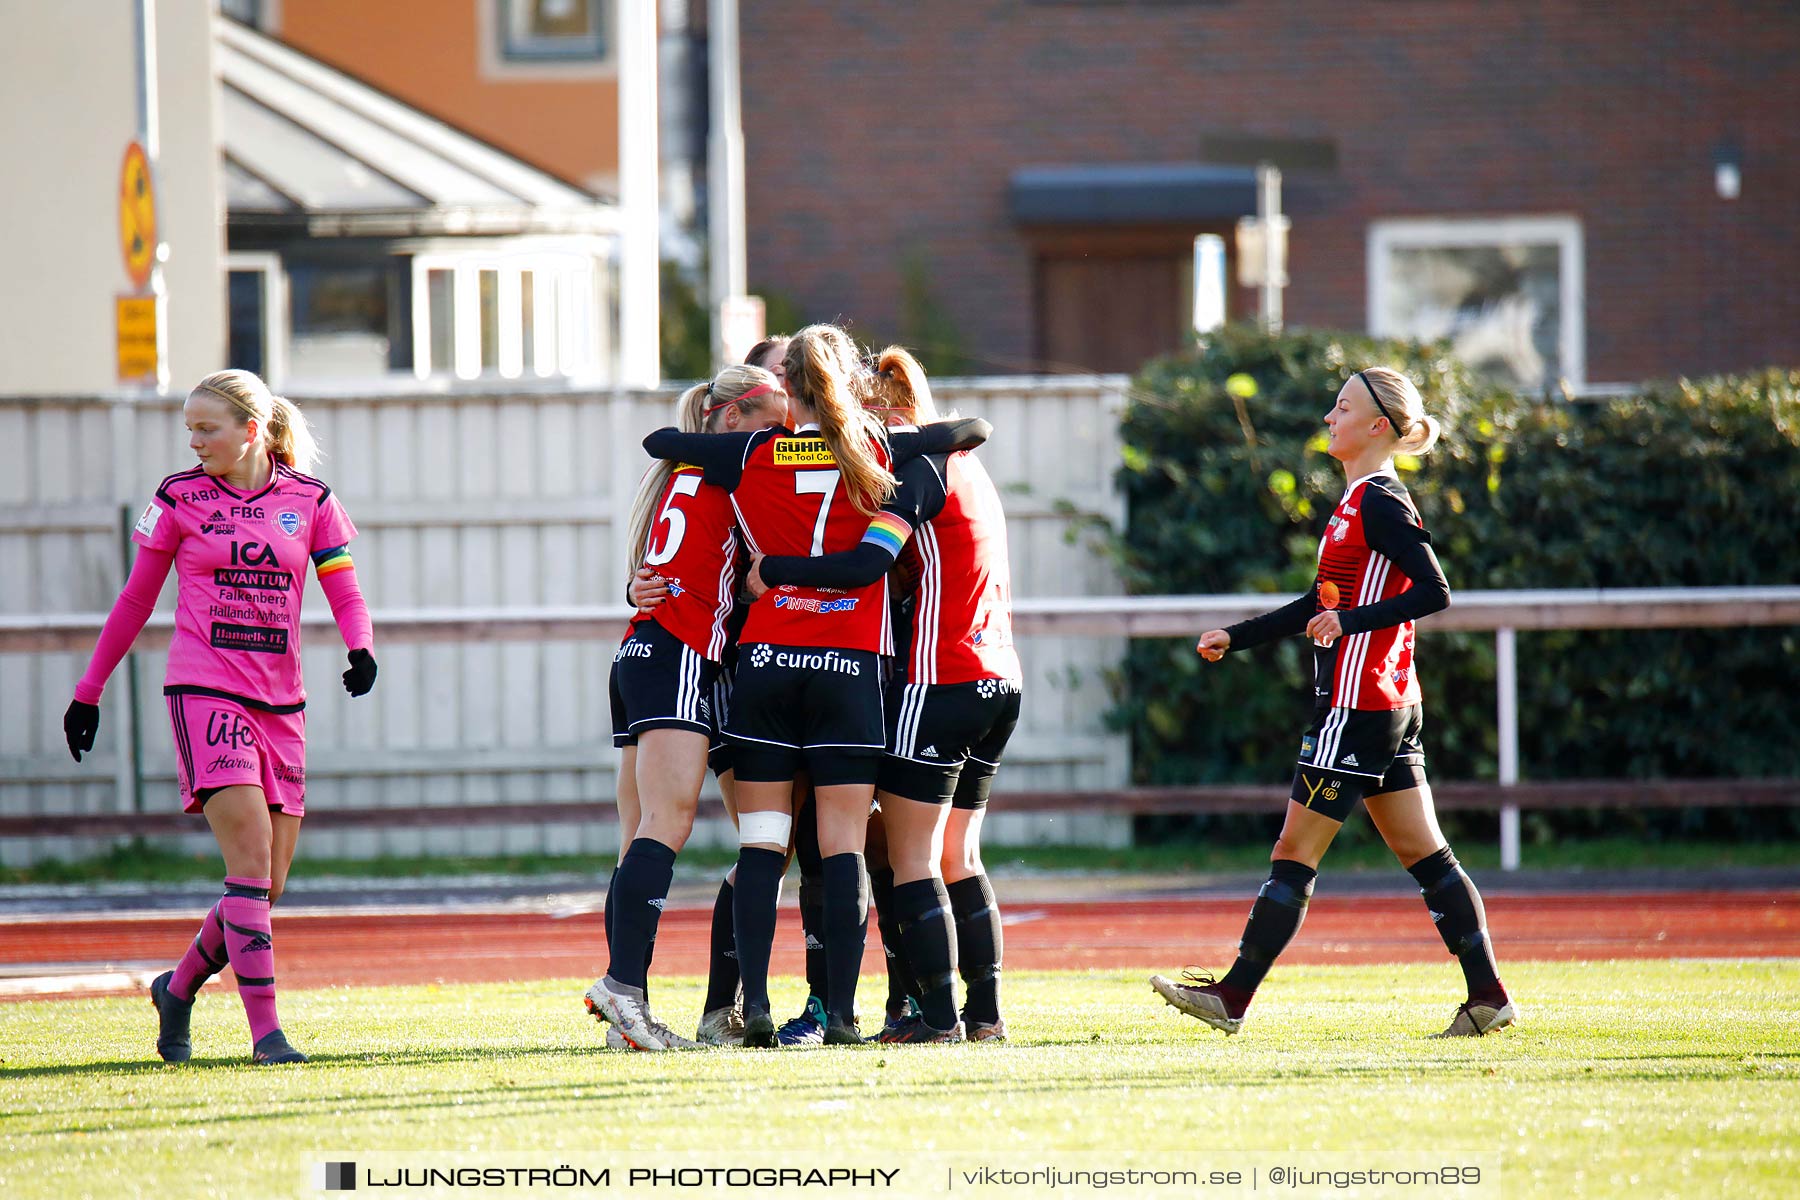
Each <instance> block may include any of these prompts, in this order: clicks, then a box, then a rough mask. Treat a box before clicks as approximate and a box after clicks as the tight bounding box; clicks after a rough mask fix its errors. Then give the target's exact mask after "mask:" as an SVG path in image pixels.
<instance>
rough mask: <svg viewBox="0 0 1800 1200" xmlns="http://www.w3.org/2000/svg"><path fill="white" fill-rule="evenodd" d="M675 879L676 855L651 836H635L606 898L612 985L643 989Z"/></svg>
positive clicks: (608, 967) (608, 970)
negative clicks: (652, 949) (658, 925)
mask: <svg viewBox="0 0 1800 1200" xmlns="http://www.w3.org/2000/svg"><path fill="white" fill-rule="evenodd" d="M674 876H675V851H673V850H671V849H669V847H667V846H665V845H663V844H662V843H661V842H659V841H657V840H655V839H654V838H642V837H641V838H634V839H632V842H631V847H630V849H628V850H626V851H625V859H624V861H623V862H621V863H620V864H619V869H618V870H617V871H615V872H614V873H613V878H612V886H611V888H610V889H608V892H607V897H606V922H607V925H608V926H609V928H608V932H607V942H608V945H609V948H610V949H611V951H612V955H611V958H612V961H611V963H610V964H609V965H608V966H607V968H606V974H607V975H608V977H610V978H611V979H612V980H613V981H614V982H615V983H622V984H625V985H627V986H629V987H635V988H642V987H643V986H644V984H645V980H646V978H647V976H648V972H649V969H650V954H651V947H652V946H653V945H654V944H655V943H656V925H657V922H658V921H660V920H661V919H662V910H663V903H664V901H666V900H667V899H668V897H669V884H670V882H671V881H672V880H673V879H674Z"/></svg>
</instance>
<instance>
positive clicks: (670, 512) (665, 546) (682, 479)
mask: <svg viewBox="0 0 1800 1200" xmlns="http://www.w3.org/2000/svg"><path fill="white" fill-rule="evenodd" d="M832 474H833V475H835V474H837V472H836V471H833V472H832ZM699 494H700V475H699V474H698V473H695V474H692V475H677V476H675V477H674V478H672V479H670V480H669V496H668V499H666V500H664V501H663V506H662V511H661V512H659V513H657V514H656V524H655V525H654V526H652V527H651V536H652V539H654V537H655V534H656V532H657V530H659V529H661V528H662V526H663V524H664V523H665V522H666V523H667V524H668V526H669V531H668V533H667V534H665V535H664V536H663V543H662V548H661V549H659V550H650V551H649V552H648V553H646V554H645V555H644V563H645V565H646V566H652V567H660V566H662V565H663V564H664V563H666V562H668V561H669V560H670V559H672V558H674V557H675V552H676V551H677V550H680V549H681V539H682V538H684V537H686V536H687V514H686V513H684V512H682V511H681V509H679V508H677V507H676V506H675V498H676V497H677V496H698V495H699Z"/></svg>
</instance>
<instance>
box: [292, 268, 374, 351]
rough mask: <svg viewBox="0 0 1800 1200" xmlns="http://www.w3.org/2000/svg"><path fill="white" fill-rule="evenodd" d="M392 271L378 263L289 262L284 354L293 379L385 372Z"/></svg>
mask: <svg viewBox="0 0 1800 1200" xmlns="http://www.w3.org/2000/svg"><path fill="white" fill-rule="evenodd" d="M394 269H395V268H394V267H393V266H392V265H391V264H389V263H388V262H383V261H377V262H355V261H345V262H296V261H294V260H293V259H289V260H288V287H289V296H290V305H291V312H290V320H291V327H292V331H293V332H292V336H291V338H290V339H289V342H288V357H289V365H290V367H291V369H292V371H293V374H294V377H295V378H297V379H307V380H323V379H366V378H370V377H372V376H381V375H385V374H386V373H387V372H388V369H389V367H390V366H391V365H392V364H391V363H390V361H389V347H390V337H389V334H390V332H391V331H390V327H389V322H388V316H389V312H390V310H391V308H392V301H393V296H392V295H391V292H392V290H393V289H392V280H391V275H392V272H393V270H394Z"/></svg>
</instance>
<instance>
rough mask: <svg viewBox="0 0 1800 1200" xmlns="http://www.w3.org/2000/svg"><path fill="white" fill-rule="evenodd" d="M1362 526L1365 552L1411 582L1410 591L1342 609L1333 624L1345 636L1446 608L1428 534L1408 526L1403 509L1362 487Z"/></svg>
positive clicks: (1445, 590) (1446, 591) (1446, 589)
mask: <svg viewBox="0 0 1800 1200" xmlns="http://www.w3.org/2000/svg"><path fill="white" fill-rule="evenodd" d="M1362 525H1363V536H1364V537H1365V538H1367V539H1368V543H1369V549H1371V550H1373V551H1375V553H1377V554H1380V555H1384V556H1385V557H1386V558H1387V559H1388V561H1389V562H1391V563H1393V564H1394V566H1395V567H1397V568H1398V569H1399V571H1400V573H1401V574H1402V575H1405V576H1406V577H1407V578H1408V579H1410V580H1412V586H1411V587H1410V588H1407V589H1406V590H1405V591H1404V592H1401V593H1400V594H1399V595H1398V596H1390V597H1388V598H1387V599H1386V600H1380V601H1377V602H1376V603H1374V604H1365V605H1362V606H1361V607H1358V608H1347V609H1345V610H1344V611H1343V613H1342V614H1341V615H1340V617H1339V619H1340V620H1341V621H1342V622H1343V625H1344V633H1345V635H1346V636H1348V635H1349V634H1352V633H1367V632H1368V631H1369V630H1371V629H1386V628H1388V627H1389V626H1392V625H1399V624H1402V623H1403V622H1406V621H1416V620H1418V619H1419V618H1420V617H1429V616H1430V615H1431V614H1432V613H1434V612H1442V611H1443V610H1444V609H1446V608H1449V607H1450V584H1449V582H1448V581H1447V580H1445V578H1444V568H1443V567H1441V566H1439V565H1438V560H1437V554H1436V553H1435V552H1434V551H1433V550H1432V549H1431V534H1429V533H1427V532H1426V531H1425V530H1424V529H1423V528H1422V527H1420V526H1419V525H1417V524H1415V523H1414V522H1413V519H1412V513H1411V512H1409V511H1408V510H1407V508H1406V506H1405V505H1404V504H1402V503H1401V502H1400V501H1399V500H1398V499H1396V498H1395V497H1394V496H1393V495H1391V494H1390V493H1388V492H1385V491H1382V490H1380V489H1378V488H1375V487H1370V488H1367V489H1366V490H1365V491H1364V492H1363V504H1362Z"/></svg>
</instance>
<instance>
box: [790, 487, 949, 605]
mask: <svg viewBox="0 0 1800 1200" xmlns="http://www.w3.org/2000/svg"><path fill="white" fill-rule="evenodd" d="M945 469H946V468H945V463H944V460H943V456H941V455H932V456H929V457H926V458H914V459H911V460H909V461H908V462H907V464H906V465H905V466H904V467H902V468H900V475H899V484H900V486H899V487H897V488H896V489H895V490H894V495H893V498H892V499H891V500H889V501H888V502H887V503H886V504H884V505H882V506H881V511H882V512H889V513H893V514H895V515H896V516H898V517H900V518H901V519H902V520H904V521H905V522H906V523H907V524H908V525H910V526H912V527H913V528H914V529H917V528H918V527H919V526H921V525H923V524H924V523H925V522H927V521H929V520H931V518H933V517H935V516H937V515H938V514H939V513H941V512H943V511H944V502H945V501H946V500H947V499H948V498H949V490H948V487H947V485H946V484H945V482H944V472H945ZM894 557H895V556H894V555H893V553H891V552H890V551H889V550H888V549H887V547H885V546H881V545H878V544H876V543H875V542H858V543H857V544H856V546H855V547H854V548H852V549H849V550H841V551H839V552H838V553H836V554H822V555H820V556H819V557H817V558H811V557H808V556H806V555H803V554H781V555H773V556H771V557H768V558H765V559H763V560H762V577H763V582H764V583H766V584H768V585H769V586H770V587H780V586H781V585H782V584H789V583H794V584H799V585H801V586H802V587H830V588H859V587H867V586H868V585H869V584H871V583H874V582H875V581H876V580H877V579H880V578H881V577H882V576H883V575H884V574H886V573H887V569H888V568H889V567H891V566H893V565H894Z"/></svg>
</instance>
